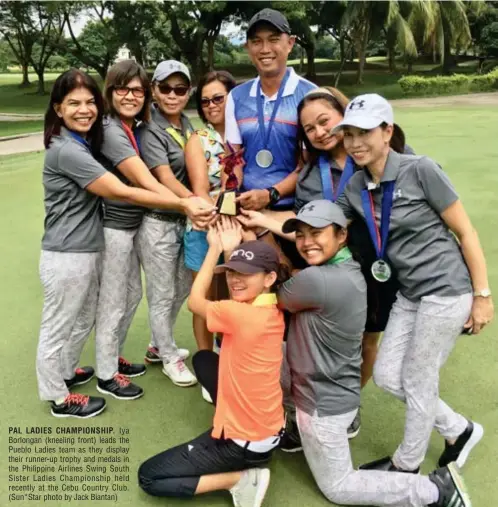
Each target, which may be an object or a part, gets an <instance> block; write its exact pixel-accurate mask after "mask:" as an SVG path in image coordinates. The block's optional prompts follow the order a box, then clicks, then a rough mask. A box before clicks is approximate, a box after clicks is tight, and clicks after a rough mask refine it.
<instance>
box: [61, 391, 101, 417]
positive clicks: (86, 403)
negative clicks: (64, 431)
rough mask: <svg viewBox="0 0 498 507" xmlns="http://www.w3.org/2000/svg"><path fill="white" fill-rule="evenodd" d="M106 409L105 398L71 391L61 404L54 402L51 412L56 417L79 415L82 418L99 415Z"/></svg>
mask: <svg viewBox="0 0 498 507" xmlns="http://www.w3.org/2000/svg"><path fill="white" fill-rule="evenodd" d="M104 409H105V400H104V398H97V397H95V396H85V395H84V394H76V393H70V394H68V395H67V396H66V398H65V399H64V401H63V402H62V403H60V404H59V405H57V404H56V403H55V402H52V408H51V412H52V415H53V416H55V417H78V418H80V419H87V418H88V417H94V416H96V415H99V414H100V413H101V412H103V411H104Z"/></svg>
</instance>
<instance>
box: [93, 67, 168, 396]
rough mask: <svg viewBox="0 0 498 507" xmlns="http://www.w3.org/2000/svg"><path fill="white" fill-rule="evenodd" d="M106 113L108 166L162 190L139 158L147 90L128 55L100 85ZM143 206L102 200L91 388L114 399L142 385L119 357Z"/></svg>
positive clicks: (132, 302) (134, 299) (137, 283)
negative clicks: (102, 241) (95, 381)
mask: <svg viewBox="0 0 498 507" xmlns="http://www.w3.org/2000/svg"><path fill="white" fill-rule="evenodd" d="M104 99H105V106H106V112H107V116H106V117H105V119H104V142H103V144H102V148H101V153H102V155H103V163H104V165H105V166H106V168H107V169H108V170H109V171H112V172H113V173H115V174H116V176H118V178H119V179H120V180H121V181H123V182H124V183H126V184H128V185H129V184H133V185H137V186H140V187H143V188H146V189H148V190H151V191H154V192H158V193H161V192H162V193H164V192H167V191H168V190H167V189H166V187H165V186H164V185H162V184H161V183H159V182H158V181H157V180H156V178H154V177H153V176H152V174H151V173H150V171H149V169H148V168H147V166H146V165H145V164H144V162H143V161H142V159H141V158H140V150H139V146H138V143H137V138H136V135H135V129H136V127H137V126H138V124H139V123H141V122H147V121H149V119H150V103H151V100H152V92H151V88H150V83H149V78H148V77H147V73H146V72H145V70H144V69H143V68H142V67H141V66H140V65H138V64H137V63H136V62H134V61H133V60H125V61H122V62H119V63H116V64H115V65H113V66H112V67H111V69H110V70H109V73H108V74H107V78H106V82H105V85H104ZM143 214H144V208H142V207H139V206H134V205H131V204H125V203H120V202H116V201H113V200H109V199H106V200H104V235H105V245H106V248H105V253H104V258H103V270H102V279H101V286H100V295H99V303H98V309H97V321H96V347H97V377H98V385H97V389H98V390H99V391H100V392H101V393H104V394H109V395H111V396H114V398H117V399H120V400H133V399H136V398H139V397H141V396H142V395H143V390H142V389H141V388H140V387H139V386H137V385H135V384H132V383H131V382H130V381H129V380H128V377H137V376H139V375H143V374H144V373H145V366H144V365H143V364H132V363H130V362H128V361H126V360H125V359H124V358H123V357H122V356H121V354H122V350H123V346H124V341H125V339H126V334H127V332H128V329H129V327H130V325H131V322H132V320H133V316H134V315H135V312H136V309H137V307H138V305H139V303H140V300H141V299H142V280H141V272H140V261H139V255H138V230H139V228H140V225H141V223H142V218H143Z"/></svg>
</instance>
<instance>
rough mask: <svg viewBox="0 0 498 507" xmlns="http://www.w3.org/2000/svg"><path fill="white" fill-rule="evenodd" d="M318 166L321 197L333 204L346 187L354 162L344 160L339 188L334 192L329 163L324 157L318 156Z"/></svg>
mask: <svg viewBox="0 0 498 507" xmlns="http://www.w3.org/2000/svg"><path fill="white" fill-rule="evenodd" d="M318 166H319V168H320V176H321V178H322V189H323V197H324V198H325V199H327V200H329V201H332V202H335V201H336V199H337V198H338V197H339V196H340V195H341V194H342V192H343V190H344V187H345V186H346V185H347V183H348V181H349V180H350V178H351V176H353V174H354V162H353V159H352V158H351V157H347V158H346V165H345V166H344V170H343V171H342V174H341V179H340V180H339V186H338V188H337V190H336V191H335V192H334V180H333V179H332V172H331V170H330V163H329V161H328V159H327V157H326V156H324V155H320V157H319V158H318Z"/></svg>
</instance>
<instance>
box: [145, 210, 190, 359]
mask: <svg viewBox="0 0 498 507" xmlns="http://www.w3.org/2000/svg"><path fill="white" fill-rule="evenodd" d="M184 233H185V225H183V224H181V223H178V222H167V221H162V220H157V219H156V218H152V217H149V216H147V215H146V216H145V217H144V219H143V222H142V225H141V227H140V230H139V232H138V247H139V255H140V260H141V261H142V266H143V268H144V272H145V281H146V293H147V302H148V305H149V324H150V328H151V333H152V339H151V342H152V344H153V345H155V346H156V347H157V348H158V349H159V354H160V356H161V358H162V360H163V363H168V362H170V361H176V360H177V359H178V358H179V356H178V347H177V346H176V343H175V340H174V338H173V327H174V325H175V322H176V318H177V317H178V313H179V312H180V309H181V307H182V304H183V303H184V301H185V300H186V299H187V296H188V293H189V291H190V286H191V283H192V276H191V274H190V272H189V271H188V269H187V268H186V267H185V262H184V257H183V235H184Z"/></svg>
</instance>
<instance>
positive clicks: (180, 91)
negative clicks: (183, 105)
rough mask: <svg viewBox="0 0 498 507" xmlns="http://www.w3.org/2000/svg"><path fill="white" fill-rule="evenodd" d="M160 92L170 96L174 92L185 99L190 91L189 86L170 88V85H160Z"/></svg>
mask: <svg viewBox="0 0 498 507" xmlns="http://www.w3.org/2000/svg"><path fill="white" fill-rule="evenodd" d="M157 87H158V88H159V91H160V92H161V93H162V94H164V95H169V94H170V93H171V92H173V93H174V94H175V95H176V96H178V97H184V96H185V95H186V94H187V92H188V91H189V89H190V87H189V86H182V85H179V86H170V85H169V84H158V85H157Z"/></svg>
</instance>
